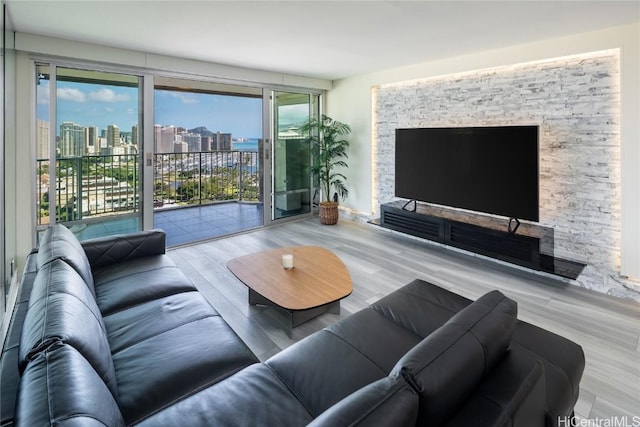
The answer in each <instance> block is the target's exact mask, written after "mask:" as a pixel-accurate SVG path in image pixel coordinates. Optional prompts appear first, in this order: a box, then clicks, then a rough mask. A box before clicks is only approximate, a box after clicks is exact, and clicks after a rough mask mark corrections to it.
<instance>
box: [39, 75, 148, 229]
mask: <svg viewBox="0 0 640 427" xmlns="http://www.w3.org/2000/svg"><path fill="white" fill-rule="evenodd" d="M36 85H37V86H36V96H37V103H36V159H35V161H36V168H35V171H36V189H35V195H36V227H37V229H40V230H41V229H43V228H46V226H47V225H49V224H51V223H54V222H56V223H58V222H59V223H63V224H65V225H66V226H68V227H70V228H71V229H72V230H73V231H74V232H75V233H76V234H77V236H78V237H79V238H80V239H81V240H82V239H87V238H92V237H100V236H105V235H110V234H118V233H124V232H130V231H135V230H139V229H141V228H142V223H141V194H142V192H141V188H142V173H141V153H142V151H143V150H142V129H141V126H140V123H141V116H142V109H141V105H142V101H141V92H142V90H141V88H142V78H141V77H140V76H135V75H129V74H121V73H111V72H103V71H95V70H85V69H77V68H69V67H62V66H56V65H53V64H36Z"/></svg>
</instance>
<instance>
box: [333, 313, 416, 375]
mask: <svg viewBox="0 0 640 427" xmlns="http://www.w3.org/2000/svg"><path fill="white" fill-rule="evenodd" d="M326 329H327V330H328V331H329V332H331V333H332V334H334V335H337V336H339V337H340V338H341V339H342V340H344V341H345V342H348V343H349V344H350V345H351V346H353V347H354V348H355V349H357V350H358V351H359V352H360V353H362V354H364V355H366V357H367V358H368V359H370V360H371V361H372V362H373V363H375V364H376V365H377V366H379V367H380V368H381V369H382V370H383V371H384V372H385V373H389V372H391V370H392V369H393V367H394V366H395V364H396V362H398V360H399V359H400V358H401V357H402V356H403V355H404V354H405V353H406V352H407V351H409V350H410V349H412V348H413V347H414V346H415V345H416V344H418V343H419V342H420V341H421V339H422V338H421V337H419V336H418V335H416V334H415V333H413V332H412V331H411V330H409V329H407V328H405V327H403V326H402V325H400V324H398V323H397V322H395V321H393V320H392V319H390V318H388V317H387V316H385V315H383V314H382V313H380V312H379V311H378V310H374V309H371V308H366V309H364V310H360V311H359V312H357V313H354V314H352V315H351V316H349V317H347V318H346V319H343V320H341V321H339V322H337V323H334V324H333V325H331V326H328V327H327V328H326Z"/></svg>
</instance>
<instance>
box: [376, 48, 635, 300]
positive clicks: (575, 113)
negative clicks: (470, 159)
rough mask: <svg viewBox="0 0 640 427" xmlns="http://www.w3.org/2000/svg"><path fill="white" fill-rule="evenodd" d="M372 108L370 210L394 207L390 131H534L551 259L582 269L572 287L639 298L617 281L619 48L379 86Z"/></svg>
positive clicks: (630, 286)
mask: <svg viewBox="0 0 640 427" xmlns="http://www.w3.org/2000/svg"><path fill="white" fill-rule="evenodd" d="M373 108H374V123H373V153H374V159H373V162H374V164H373V171H374V206H379V204H380V203H386V202H389V201H393V200H396V199H395V197H394V161H395V159H394V157H395V152H394V150H395V129H396V128H411V127H443V126H503V125H538V126H540V162H539V164H540V224H541V225H543V226H547V227H552V228H553V229H554V230H555V248H554V251H555V255H556V256H559V257H563V258H568V259H574V260H578V261H582V262H586V263H588V267H587V268H586V269H585V271H584V273H583V274H582V275H581V277H579V278H578V280H577V281H576V284H578V285H580V286H583V287H586V288H590V289H596V290H598V291H601V292H604V293H610V294H615V295H619V296H626V297H631V298H634V299H640V293H638V289H640V288H638V287H637V285H635V284H633V283H630V282H628V281H625V280H624V278H621V277H619V274H618V272H619V271H620V126H619V123H620V58H619V51H618V50H617V49H613V50H608V51H602V52H596V53H591V54H586V55H580V56H572V57H566V58H562V59H553V60H548V61H540V62H535V63H525V64H518V65H513V66H509V67H500V68H495V69H488V70H479V71H474V72H467V73H461V74H454V75H447V76H442V77H436V78H428V79H424V80H415V81H409V82H401V83H395V84H388V85H381V86H378V87H375V88H374V90H373ZM376 198H377V200H375V199H376Z"/></svg>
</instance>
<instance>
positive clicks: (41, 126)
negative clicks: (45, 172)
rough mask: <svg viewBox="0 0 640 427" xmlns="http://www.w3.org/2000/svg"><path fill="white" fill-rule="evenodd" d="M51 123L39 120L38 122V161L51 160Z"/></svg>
mask: <svg viewBox="0 0 640 427" xmlns="http://www.w3.org/2000/svg"><path fill="white" fill-rule="evenodd" d="M50 139H51V133H50V131H49V122H47V121H45V120H37V122H36V157H37V158H38V159H48V158H49V152H50V150H49V144H51V140H50Z"/></svg>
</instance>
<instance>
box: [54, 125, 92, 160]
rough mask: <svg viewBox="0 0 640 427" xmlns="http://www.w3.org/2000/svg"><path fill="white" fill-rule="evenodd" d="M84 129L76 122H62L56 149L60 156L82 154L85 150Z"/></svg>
mask: <svg viewBox="0 0 640 427" xmlns="http://www.w3.org/2000/svg"><path fill="white" fill-rule="evenodd" d="M85 145H86V142H85V129H84V127H82V126H80V125H79V124H77V123H73V122H62V124H60V135H59V141H58V150H59V152H60V156H62V157H69V156H82V155H84V151H85Z"/></svg>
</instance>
